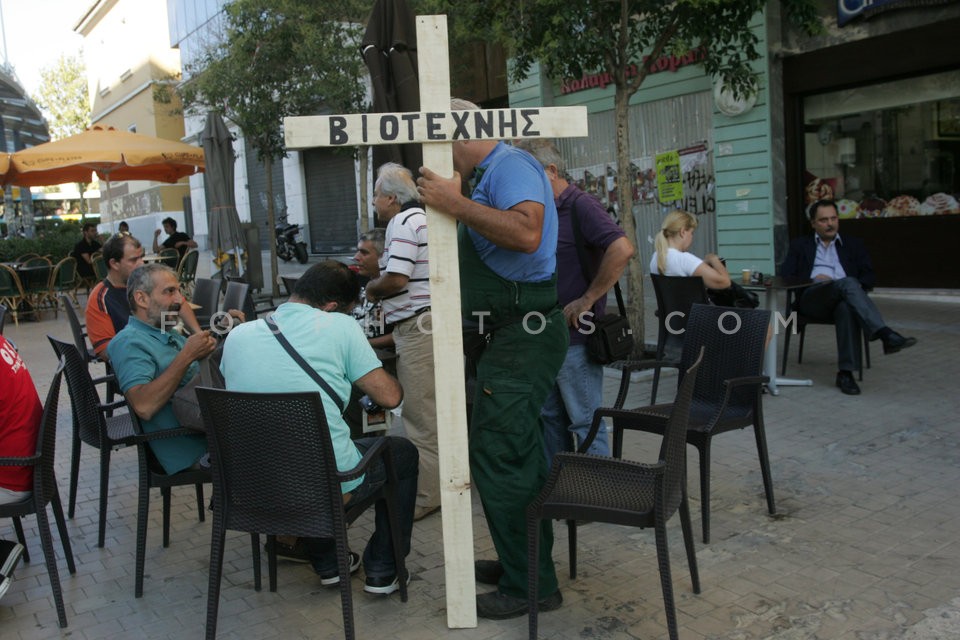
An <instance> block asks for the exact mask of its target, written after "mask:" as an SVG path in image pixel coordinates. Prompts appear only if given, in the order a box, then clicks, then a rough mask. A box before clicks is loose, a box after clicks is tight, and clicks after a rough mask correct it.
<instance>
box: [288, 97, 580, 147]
mask: <svg viewBox="0 0 960 640" xmlns="http://www.w3.org/2000/svg"><path fill="white" fill-rule="evenodd" d="M283 124H284V138H285V143H286V146H287V148H288V149H306V148H310V147H345V146H358V145H380V144H406V143H410V142H421V143H422V142H456V141H457V140H503V139H513V138H579V137H584V136H586V135H587V108H586V107H582V106H581V107H529V108H522V109H479V110H469V111H424V112H409V113H357V114H346V115H335V116H299V117H292V118H285V119H284V121H283Z"/></svg>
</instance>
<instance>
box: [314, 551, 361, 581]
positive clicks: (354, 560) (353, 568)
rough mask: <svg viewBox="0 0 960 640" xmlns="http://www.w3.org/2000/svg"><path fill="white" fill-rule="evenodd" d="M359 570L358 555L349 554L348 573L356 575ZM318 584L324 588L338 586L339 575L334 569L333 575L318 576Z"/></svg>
mask: <svg viewBox="0 0 960 640" xmlns="http://www.w3.org/2000/svg"><path fill="white" fill-rule="evenodd" d="M359 568H360V554H359V553H354V552H353V551H351V552H350V573H351V574H353V573H356V572H357V569H359ZM320 584H322V585H323V586H325V587H332V586H333V585H336V584H340V574H339V573H337V570H336V569H334V570H333V573H325V574H320Z"/></svg>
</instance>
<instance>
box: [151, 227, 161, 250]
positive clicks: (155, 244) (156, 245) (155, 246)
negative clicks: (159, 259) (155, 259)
mask: <svg viewBox="0 0 960 640" xmlns="http://www.w3.org/2000/svg"><path fill="white" fill-rule="evenodd" d="M159 237H160V229H157V230H156V231H154V232H153V252H154V253H160V244H159V243H158V242H157V238H159Z"/></svg>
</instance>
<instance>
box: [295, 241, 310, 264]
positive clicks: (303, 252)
mask: <svg viewBox="0 0 960 640" xmlns="http://www.w3.org/2000/svg"><path fill="white" fill-rule="evenodd" d="M294 251H295V252H296V254H297V262H299V263H300V264H307V260H309V259H310V256H308V255H307V244H306V243H305V242H298V243H297V245H296V247H294Z"/></svg>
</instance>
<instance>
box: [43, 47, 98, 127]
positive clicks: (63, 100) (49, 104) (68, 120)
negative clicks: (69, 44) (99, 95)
mask: <svg viewBox="0 0 960 640" xmlns="http://www.w3.org/2000/svg"><path fill="white" fill-rule="evenodd" d="M40 79H41V81H42V82H41V84H40V89H38V90H37V92H36V93H35V94H34V95H33V96H31V97H32V98H33V101H34V102H35V103H37V107H39V108H40V111H41V112H42V113H43V116H44V118H46V120H47V127H48V129H49V130H50V138H51V139H52V140H60V139H62V138H68V137H70V136H72V135H75V134H78V133H81V132H82V131H85V130H86V129H87V127H89V126H90V95H89V93H87V70H86V67H85V66H84V64H83V60H82V59H81V58H80V57H78V56H72V55H61V56H60V58H59V59H58V60H57V61H56V62H55V63H53V64H52V65H50V66H49V67H45V68H43V69H41V71H40Z"/></svg>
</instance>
